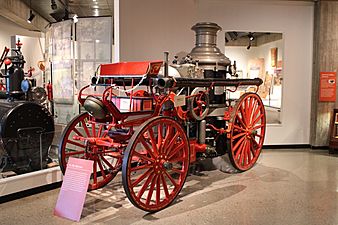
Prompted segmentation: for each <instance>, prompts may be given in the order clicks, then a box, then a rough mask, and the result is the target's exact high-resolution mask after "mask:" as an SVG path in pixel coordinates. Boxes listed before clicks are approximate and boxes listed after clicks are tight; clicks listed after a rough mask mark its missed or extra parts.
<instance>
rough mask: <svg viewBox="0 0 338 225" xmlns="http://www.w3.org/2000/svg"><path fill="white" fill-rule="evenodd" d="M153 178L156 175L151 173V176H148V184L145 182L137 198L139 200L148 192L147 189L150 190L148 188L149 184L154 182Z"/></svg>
mask: <svg viewBox="0 0 338 225" xmlns="http://www.w3.org/2000/svg"><path fill="white" fill-rule="evenodd" d="M153 177H154V173H151V174H150V175H149V176H148V178H147V180H146V182H144V184H143V185H142V188H141V190H140V191H139V192H138V193H137V198H139V199H141V198H142V195H143V194H144V192H145V191H146V190H147V188H148V186H149V183H150V181H152V179H153Z"/></svg>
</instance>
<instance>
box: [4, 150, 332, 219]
mask: <svg viewBox="0 0 338 225" xmlns="http://www.w3.org/2000/svg"><path fill="white" fill-rule="evenodd" d="M58 192H59V189H56V190H52V191H47V192H44V193H40V194H37V195H34V196H29V197H26V198H22V199H19V200H14V201H11V202H7V203H3V204H1V205H0V224H15V225H21V224H24V225H28V224H34V225H35V224H36V225H37V224H44V225H49V224H60V225H61V224H119V225H120V224H170V225H172V224H175V225H178V224H231V225H236V224H243V225H244V224H245V225H264V224H266V225H273V224H281V225H289V224H295V225H302V224H304V225H312V224H313V225H321V224H328V225H337V224H338V157H337V155H334V156H332V155H328V154H327V151H319V150H316V151H310V150H309V149H290V150H284V149H283V150H265V151H264V152H263V153H262V155H261V157H260V159H259V161H258V163H257V165H256V166H255V167H254V168H253V169H251V170H250V171H247V172H245V173H241V174H226V173H222V172H220V171H218V170H211V171H205V172H203V175H200V176H197V175H191V176H189V177H188V179H187V182H186V184H185V187H184V188H183V190H182V192H181V194H180V196H179V198H178V199H177V201H176V202H175V203H174V204H173V205H171V206H170V207H168V208H166V209H164V210H162V211H160V212H157V213H154V214H147V213H145V212H143V211H141V210H139V209H137V208H135V207H134V206H133V205H132V204H131V203H129V201H128V200H127V198H126V196H125V194H124V191H123V187H122V184H121V177H120V176H118V177H116V178H115V180H114V181H113V182H112V183H111V184H109V185H108V186H107V187H105V188H103V189H101V190H97V191H93V192H91V193H88V194H87V199H86V202H85V207H84V210H83V213H82V218H81V221H80V223H75V222H71V221H68V220H66V219H62V218H58V217H55V216H53V208H54V206H55V203H56V199H57V195H58Z"/></svg>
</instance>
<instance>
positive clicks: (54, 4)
mask: <svg viewBox="0 0 338 225" xmlns="http://www.w3.org/2000/svg"><path fill="white" fill-rule="evenodd" d="M50 3H51V5H50V7H51V8H52V9H53V10H56V9H57V8H58V6H57V4H56V3H55V0H51V1H50Z"/></svg>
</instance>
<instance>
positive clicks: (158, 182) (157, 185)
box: [156, 175, 161, 205]
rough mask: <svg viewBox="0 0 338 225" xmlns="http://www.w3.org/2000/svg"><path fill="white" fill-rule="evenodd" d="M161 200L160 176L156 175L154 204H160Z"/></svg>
mask: <svg viewBox="0 0 338 225" xmlns="http://www.w3.org/2000/svg"><path fill="white" fill-rule="evenodd" d="M160 201H161V177H160V175H158V176H157V179H156V204H157V205H158V204H160Z"/></svg>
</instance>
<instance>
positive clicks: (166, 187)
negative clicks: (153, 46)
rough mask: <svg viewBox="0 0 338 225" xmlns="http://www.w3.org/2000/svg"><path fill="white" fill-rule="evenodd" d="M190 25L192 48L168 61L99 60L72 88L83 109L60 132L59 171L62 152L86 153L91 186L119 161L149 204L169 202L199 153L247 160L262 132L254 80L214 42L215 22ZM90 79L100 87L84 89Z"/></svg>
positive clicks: (127, 185) (245, 163) (134, 196)
mask: <svg viewBox="0 0 338 225" xmlns="http://www.w3.org/2000/svg"><path fill="white" fill-rule="evenodd" d="M192 29H193V30H194V31H195V32H196V46H195V48H194V49H193V50H192V51H191V53H190V54H189V55H187V56H186V57H184V59H182V60H180V59H178V57H175V59H174V62H173V64H172V65H171V66H169V65H168V54H167V53H166V57H165V58H166V60H165V61H164V62H162V61H152V62H126V63H115V64H103V65H101V66H100V70H99V73H98V74H96V76H95V77H94V78H93V80H92V84H91V85H88V86H85V87H84V88H82V90H81V91H80V92H79V96H78V99H79V102H80V103H81V105H82V106H83V107H84V108H85V110H86V111H87V112H85V113H82V114H80V115H78V116H77V117H75V118H74V119H73V120H72V121H71V122H70V123H69V124H68V126H67V128H66V129H65V130H64V133H63V135H62V140H61V143H60V146H59V161H60V166H61V169H62V171H63V172H65V170H66V166H67V160H68V158H69V157H79V158H84V159H90V160H93V161H94V165H93V172H92V176H91V180H90V184H89V190H93V189H97V188H100V187H103V186H104V185H106V184H107V183H108V182H110V181H111V180H112V179H113V178H114V177H115V175H116V174H117V173H118V172H119V171H120V170H121V168H122V181H123V187H124V190H125V192H126V194H127V196H128V198H129V200H130V201H131V202H132V203H133V204H134V205H135V206H136V207H138V208H140V209H143V210H146V211H150V212H154V211H158V210H161V209H163V208H165V207H167V206H168V205H169V204H170V203H172V202H173V200H174V199H175V198H176V196H177V195H178V194H179V192H180V190H181V189H182V187H183V185H184V182H185V179H186V177H187V174H188V170H189V165H191V164H193V163H194V162H196V161H197V160H198V159H199V158H206V157H216V156H222V155H225V154H227V155H228V156H229V158H230V160H231V163H232V165H233V167H235V168H236V169H237V171H239V172H242V171H246V170H248V169H250V168H251V167H253V166H254V164H255V163H256V161H257V159H258V157H259V155H260V152H261V149H262V146H263V142H264V136H265V110H264V105H263V103H262V100H261V99H260V97H259V96H258V95H257V94H256V92H257V90H258V87H259V85H261V84H262V80H261V79H259V78H256V79H237V78H236V73H235V65H231V63H230V60H229V59H228V58H227V57H226V56H225V55H224V54H222V53H221V52H220V50H219V49H218V48H217V47H216V33H217V32H218V31H219V30H221V28H220V27H219V26H218V25H217V24H215V23H197V24H196V25H195V26H193V27H192ZM162 65H163V68H162V69H163V71H164V72H163V73H162V74H163V75H160V74H161V72H160V69H161V66H162ZM173 74H175V75H173ZM90 86H93V87H94V88H96V89H97V90H98V89H99V88H102V87H104V88H103V93H102V94H98V95H97V94H93V93H87V94H85V92H86V91H87V92H89V90H91V89H90V88H88V87H90ZM248 90H251V91H248ZM236 91H237V92H242V93H241V95H240V97H239V99H238V98H237V99H233V98H231V96H232V92H236ZM252 91H253V92H252ZM238 96H239V95H238Z"/></svg>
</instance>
